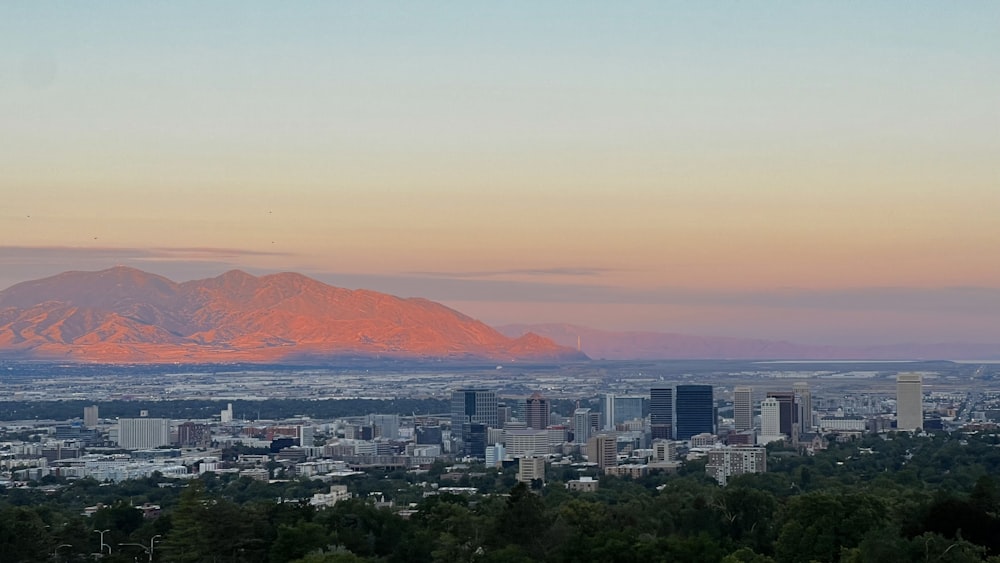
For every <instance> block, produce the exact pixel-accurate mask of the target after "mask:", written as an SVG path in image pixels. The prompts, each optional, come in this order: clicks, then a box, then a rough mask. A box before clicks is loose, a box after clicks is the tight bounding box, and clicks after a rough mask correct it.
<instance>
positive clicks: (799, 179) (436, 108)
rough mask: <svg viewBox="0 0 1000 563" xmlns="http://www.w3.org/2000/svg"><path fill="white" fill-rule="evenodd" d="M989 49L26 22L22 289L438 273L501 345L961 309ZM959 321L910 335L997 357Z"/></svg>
mask: <svg viewBox="0 0 1000 563" xmlns="http://www.w3.org/2000/svg"><path fill="white" fill-rule="evenodd" d="M998 30H1000V3H996V2H959V3H940V2H878V3H866V4H847V3H830V2H824V3H812V2H794V3H793V2H767V3H765V2H713V3H708V2H631V3H608V2H601V3H598V2H541V3H540V2H507V3H502V4H501V3H456V2H440V3H419V4H418V3H396V4H393V3H362V2H357V3H332V2H316V3H305V2H300V3H294V4H276V3H266V2H232V3H201V2H171V3H127V2H102V3H70V2H64V3H41V2H5V3H3V4H0V124H2V127H0V197H2V202H3V204H2V205H0V263H2V264H4V268H3V271H2V272H0V287H2V286H6V285H9V284H10V283H14V282H16V281H20V280H22V279H28V278H29V277H34V276H35V275H37V274H38V273H39V272H40V271H49V270H57V271H58V270H59V269H60V268H62V266H72V267H80V266H81V265H89V264H92V265H93V269H99V268H102V267H106V266H109V265H111V262H112V260H113V261H115V262H122V261H123V262H128V261H129V258H128V257H131V259H133V260H135V261H138V262H139V263H143V261H145V263H147V264H148V265H150V266H151V267H153V268H159V270H157V271H159V272H160V273H164V274H167V275H171V274H173V277H175V278H183V277H185V276H188V275H194V274H195V273H196V272H197V273H199V275H200V273H201V272H205V273H206V274H208V273H211V272H210V271H208V270H210V269H211V268H214V267H218V268H222V267H229V266H234V267H242V268H245V269H248V270H252V271H273V270H299V271H304V272H312V273H315V274H316V275H321V276H323V275H325V276H327V279H328V280H334V281H335V280H336V279H337V277H336V276H338V275H340V276H343V278H342V279H345V280H354V281H357V282H360V281H361V280H368V281H370V282H372V283H375V284H382V285H381V286H377V287H373V289H384V290H391V291H393V292H394V293H399V294H403V295H411V294H417V292H424V291H426V289H427V288H426V284H422V283H417V282H415V281H414V276H413V272H425V273H426V272H433V273H434V275H433V276H426V275H424V276H423V277H424V278H433V279H439V280H443V281H442V282H441V285H440V287H452V288H454V287H457V286H456V285H455V284H458V285H461V284H463V283H465V284H477V283H478V284H479V285H478V286H477V287H479V288H480V290H476V291H472V290H471V289H470V290H469V291H471V293H470V292H463V291H460V290H455V291H454V293H445V292H439V293H438V294H436V295H428V296H429V297H433V298H436V299H439V300H442V301H444V302H446V303H450V304H453V305H455V306H460V307H459V308H461V309H462V310H463V311H465V312H467V313H469V314H472V315H474V316H477V317H480V318H483V319H484V320H487V321H491V322H492V321H502V322H512V321H516V320H523V321H525V322H532V321H560V320H573V321H574V322H581V323H584V324H590V325H591V326H595V327H597V328H604V327H607V328H659V329H664V330H672V331H675V332H683V331H684V329H685V327H686V326H689V325H688V324H686V323H688V322H689V321H690V319H695V318H697V319H699V321H698V323H699V324H698V327H697V328H698V332H701V333H706V332H715V333H719V334H737V335H747V336H755V335H762V336H768V337H771V336H779V337H780V336H782V335H783V334H787V335H788V337H789V338H792V337H796V336H800V335H805V337H807V338H808V333H807V332H804V331H808V330H809V327H808V326H805V325H800V324H796V323H798V322H799V321H798V320H795V319H797V317H796V316H795V315H786V311H787V309H788V308H789V307H788V304H789V303H798V304H799V305H797V306H801V300H799V298H798V297H796V298H795V299H793V300H790V301H787V302H786V303H785V304H784V305H782V306H781V307H777V308H775V307H773V306H770V305H767V303H765V302H764V301H767V300H766V299H765V300H763V301H762V300H761V299H760V296H761V295H765V296H770V295H774V292H776V291H778V292H781V291H785V290H786V289H787V288H794V289H795V290H796V291H798V290H802V291H806V292H807V293H808V292H811V291H816V292H828V291H832V292H834V294H835V295H840V293H837V292H841V291H847V292H848V294H850V295H855V294H856V293H853V292H857V291H860V292H861V293H860V294H863V295H878V292H877V288H885V287H900V288H904V289H913V290H914V291H916V293H908V294H907V295H910V296H912V295H924V294H923V293H920V292H923V291H937V290H941V291H942V292H944V293H942V295H944V296H945V297H943V298H942V299H944V301H942V303H947V302H949V301H947V299H950V298H951V297H947V296H952V297H953V296H954V295H956V293H955V291H954V290H952V289H947V288H955V287H979V288H985V289H988V290H992V289H998V288H1000V263H997V262H998V261H992V260H984V259H983V257H984V256H992V255H995V254H996V251H997V250H998V249H1000V222H998V221H997V220H996V217H998V216H1000V164H998V162H1000V158H998V157H997V155H998V154H1000V104H998V102H997V100H1000V32H998ZM29 216H30V217H29ZM164 248H166V249H190V248H205V249H209V251H207V252H195V253H187V254H185V253H183V252H176V251H170V252H167V253H166V255H164V254H163V252H161V250H159V249H164ZM31 249H36V251H32V250H31ZM67 249H68V250H67ZM212 249H223V250H225V252H223V253H222V255H223V256H222V257H221V258H220V256H217V255H216V253H214V251H213V250H212ZM32 255H33V256H36V258H33V259H28V258H26V256H32ZM123 255H124V256H125V257H123ZM55 256H62V257H63V259H61V260H57V259H54V257H55ZM209 256H211V258H209ZM62 269H65V268H62ZM469 272H473V273H476V272H478V273H480V274H481V275H478V276H471V277H470V276H469V275H468V273H469ZM544 272H550V274H549V275H542V273H544ZM573 272H576V273H577V274H576V275H570V274H571V273H573ZM585 272H586V273H585ZM389 280H396V281H395V282H390V281H389ZM445 281H447V283H445ZM497 283H500V284H503V283H508V284H510V285H508V286H506V287H508V288H509V289H510V292H504V291H501V290H500V289H499V288H498V287H499V286H496V285H493V284H497ZM518 284H521V285H518ZM524 284H528V285H524ZM531 284H546V285H545V288H547V291H546V290H538V288H537V287H536V286H534V285H531ZM466 287H468V288H471V287H472V285H468V286H466ZM484 287H490V288H496V296H497V297H496V299H495V300H491V299H490V298H489V297H488V295H485V296H484V295H482V291H481V288H484ZM532 287H535V288H536V290H538V291H539V294H542V295H545V294H548V293H549V292H555V293H558V292H559V291H561V290H563V289H565V290H566V293H565V294H566V295H577V296H579V297H577V299H578V301H577V302H575V303H574V304H573V305H574V306H575V308H572V309H568V308H567V307H569V305H567V306H566V307H563V308H559V307H556V306H553V308H551V309H550V310H545V309H544V308H540V307H538V306H537V304H532V303H528V302H527V301H530V299H528V297H529V296H528V295H526V293H525V291H526V290H525V288H532ZM574 288H575V289H576V291H574ZM594 288H597V289H594ZM601 288H606V292H605V293H603V294H602V293H601ZM668 290H669V291H668ZM872 291H875V293H872ZM518 292H520V293H518ZM622 292H625V293H627V294H628V295H629V296H630V297H629V300H633V301H634V300H636V299H638V298H636V297H635V296H636V295H639V296H648V297H647V298H646V299H647V301H648V302H647V303H646V305H648V308H647V309H646V310H643V311H641V314H637V313H636V312H635V311H634V310H624V309H623V310H620V311H617V310H616V309H615V305H616V303H618V302H619V301H620V300H621V299H620V295H621V294H622ZM657 292H665V293H663V294H659V293H657ZM702 292H708V293H707V295H717V296H718V302H719V303H720V304H726V303H729V304H732V299H734V297H733V296H738V295H746V303H745V304H746V306H747V307H753V308H758V309H760V312H759V314H747V313H746V312H745V311H744V312H741V313H740V314H739V315H738V317H739V318H736V316H732V317H727V316H726V313H725V311H724V310H719V309H718V308H713V309H712V310H711V311H708V310H705V309H702V308H703V307H704V306H705V305H704V295H706V294H704V293H702ZM713 292H714V293H713ZM472 295H474V296H475V298H471V297H470V296H472ZM512 295H521V296H522V298H523V299H526V302H525V304H524V306H523V307H521V308H518V307H517V306H516V303H515V304H512V302H511V300H512ZM601 295H603V297H601ZM657 295H660V297H656V296H657ZM692 295H698V296H699V297H698V298H697V299H696V298H694V297H692V298H691V299H690V300H689V301H687V302H686V303H687V305H686V306H687V307H688V309H687V310H685V311H684V312H683V313H684V314H683V315H679V314H678V313H677V311H676V310H675V309H670V310H666V309H663V310H660V309H658V308H657V307H661V306H662V304H663V302H664V301H669V302H670V303H672V304H675V305H676V303H675V302H677V301H678V300H680V301H682V302H683V301H684V300H683V298H682V297H683V296H692ZM795 295H800V294H798V293H796V294H795ZM823 295H826V294H825V293H823ZM961 295H962V298H961V301H960V302H956V315H957V314H958V313H957V311H958V310H959V309H960V310H961V311H963V312H962V315H969V314H971V313H969V309H970V307H969V300H970V299H972V300H975V299H980V300H985V301H982V302H983V303H984V304H986V305H988V303H987V301H988V300H989V299H990V297H988V296H991V295H994V294H993V293H990V292H989V291H986V292H985V293H972V294H966V293H962V294H961ZM970 295H971V297H970ZM450 296H451V297H450ZM677 296H682V297H677ZM977 296H979V297H977ZM911 298H912V297H911ZM866 299H867V298H866ZM859 303H860V302H859ZM682 304H683V303H682ZM675 305H672V306H675ZM811 307H812V309H810V310H816V311H823V310H826V309H830V310H833V309H835V307H833V306H831V305H830V304H829V302H828V300H826V299H825V298H817V300H816V301H814V302H813V304H812V305H811ZM939 308H940V307H939ZM972 308H973V309H974V308H975V307H972ZM776 309H780V311H776ZM944 309H945V310H947V307H944ZM755 310H756V309H755ZM984 310H989V307H988V306H987V307H985V308H984ZM699 311H703V312H704V315H701V316H700V317H699ZM518 315H522V316H518ZM734 315H735V313H734ZM775 315H778V316H782V315H785V317H786V320H787V322H786V323H785V324H784V325H781V323H772V324H771V325H768V326H765V325H764V324H762V323H764V321H767V322H771V321H769V320H768V319H771V318H773V317H775ZM570 316H571V317H573V318H572V319H569V318H566V317H570ZM936 318H940V317H936ZM678 319H682V320H678ZM683 319H687V320H683ZM703 319H708V321H703ZM857 321H858V319H853V320H852V319H847V320H844V321H843V323H844V324H843V325H842V326H840V327H836V330H834V331H833V332H829V331H827V332H823V331H822V330H820V329H818V328H816V329H815V330H816V336H815V339H817V340H819V339H824V338H836V339H840V340H843V339H845V338H849V337H850V336H851V334H852V330H853V328H854V327H853V325H852V324H851V323H852V322H857ZM884 321H885V322H884V326H883V327H882V328H880V329H879V331H880V334H879V337H883V336H884V337H885V338H887V339H889V340H893V337H892V335H891V334H890V335H885V332H886V331H887V330H889V329H890V328H891V327H892V326H898V327H899V330H900V331H901V332H900V335H901V336H907V332H906V331H910V332H911V333H912V332H913V330H914V329H913V324H914V323H913V322H911V321H910V320H907V321H906V322H900V323H898V325H893V321H891V319H888V318H886V319H884ZM966 321H967V319H966V320H962V319H960V318H958V317H955V319H954V322H953V323H951V324H950V325H948V326H951V327H953V328H954V330H952V332H948V331H946V330H943V329H942V330H937V331H936V332H935V331H934V330H930V329H928V330H926V331H924V332H921V333H920V334H910V335H909V336H912V337H913V338H917V337H919V338H920V339H925V340H927V339H930V340H934V339H947V338H950V337H951V335H954V334H956V331H957V332H958V333H961V334H962V335H963V336H962V338H974V337H975V336H976V335H981V334H984V332H985V333H987V334H990V335H992V336H990V337H991V338H1000V326H997V325H998V324H1000V323H997V322H994V323H993V324H990V323H988V322H985V321H984V320H983V319H978V318H977V320H976V321H975V322H966ZM713 322H714V323H716V324H714V325H713V324H712V323H713ZM741 323H742V324H741ZM865 324H870V319H866V320H865ZM946 324H947V323H946ZM779 325H780V326H779ZM984 326H985V327H986V328H985V329H984ZM713 327H716V328H713ZM768 327H770V328H768ZM789 327H791V328H789ZM890 332H891V331H890ZM765 333H766V334H765ZM821 333H822V334H821ZM870 337H871V336H870V335H860V336H858V338H860V339H862V340H865V339H868V338H870Z"/></svg>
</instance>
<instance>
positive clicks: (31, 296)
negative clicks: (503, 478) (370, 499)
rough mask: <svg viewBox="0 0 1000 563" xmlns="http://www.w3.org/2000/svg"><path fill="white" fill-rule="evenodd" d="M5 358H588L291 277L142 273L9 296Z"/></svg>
mask: <svg viewBox="0 0 1000 563" xmlns="http://www.w3.org/2000/svg"><path fill="white" fill-rule="evenodd" d="M0 356H2V357H7V358H33V359H60V360H72V361H88V362H227V361H246V362H258V361H259V362H264V361H267V362H271V361H291V360H306V359H321V358H330V357H338V356H340V357H344V356H352V357H376V356H378V357H396V358H454V359H465V358H468V359H474V358H482V359H490V360H513V359H525V360H568V359H583V358H584V356H583V355H582V354H580V353H579V352H577V351H576V349H575V348H565V347H560V346H557V345H556V344H554V343H553V342H552V341H551V340H548V339H546V338H541V337H539V336H537V335H533V334H525V335H519V337H518V338H516V339H511V338H508V337H506V336H504V335H502V334H500V333H499V332H497V331H496V330H495V329H493V328H491V327H489V326H487V325H485V324H483V323H481V322H479V321H477V320H474V319H472V318H469V317H467V316H465V315H463V314H461V313H459V312H457V311H455V310H452V309H449V308H448V307H445V306H444V305H441V304H439V303H435V302H433V301H429V300H426V299H401V298H399V297H394V296H392V295H386V294H383V293H377V292H374V291H366V290H357V291H352V290H347V289H342V288H338V287H333V286H330V285H326V284H324V283H321V282H318V281H316V280H313V279H311V278H308V277H306V276H303V275H300V274H293V273H284V274H274V275H269V276H262V277H255V276H252V275H249V274H246V273H244V272H240V271H231V272H227V273H225V274H223V275H221V276H219V277H216V278H211V279H205V280H196V281H190V282H185V283H175V282H173V281H171V280H169V279H167V278H164V277H161V276H157V275H153V274H149V273H146V272H143V271H141V270H136V269H133V268H126V267H117V268H112V269H109V270H103V271H100V272H66V273H63V274H59V275H57V276H53V277H50V278H45V279H41V280H35V281H29V282H24V283H20V284H17V285H15V286H12V287H10V288H8V289H6V290H4V291H0Z"/></svg>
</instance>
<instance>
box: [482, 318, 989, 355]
mask: <svg viewBox="0 0 1000 563" xmlns="http://www.w3.org/2000/svg"><path fill="white" fill-rule="evenodd" d="M497 330H499V331H500V332H502V333H503V334H505V335H507V336H509V337H512V338H517V337H518V336H520V335H522V334H528V333H531V334H538V335H541V336H544V337H547V338H549V339H551V340H553V341H554V342H556V343H557V344H562V345H563V346H567V347H570V346H572V347H576V346H577V345H579V346H580V350H582V351H583V352H584V353H585V354H587V356H589V357H591V358H594V359H605V360H668V359H685V360H690V359H717V360H723V359H738V360H777V359H781V360H945V359H951V360H997V359H1000V344H989V343H978V344H977V343H937V344H921V343H908V344H888V345H873V346H830V345H809V344H796V343H793V342H784V341H776V340H760V339H752V338H731V337H718V336H694V335H690V334H672V333H662V332H643V331H630V332H612V331H605V330H597V329H593V328H587V327H582V326H577V325H569V324H513V325H505V326H501V327H497Z"/></svg>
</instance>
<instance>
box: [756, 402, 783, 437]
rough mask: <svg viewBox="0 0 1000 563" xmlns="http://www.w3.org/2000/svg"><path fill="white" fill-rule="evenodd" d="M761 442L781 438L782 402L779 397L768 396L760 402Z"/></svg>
mask: <svg viewBox="0 0 1000 563" xmlns="http://www.w3.org/2000/svg"><path fill="white" fill-rule="evenodd" d="M760 436H761V440H760V442H763V443H767V442H769V441H772V440H777V439H780V438H781V437H782V436H783V435H782V433H781V404H780V403H779V402H778V399H776V398H774V397H768V398H766V399H764V400H763V401H761V402H760Z"/></svg>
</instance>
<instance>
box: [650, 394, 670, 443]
mask: <svg viewBox="0 0 1000 563" xmlns="http://www.w3.org/2000/svg"><path fill="white" fill-rule="evenodd" d="M673 424H674V390H673V388H672V387H660V388H656V389H650V390H649V426H650V430H651V432H652V438H653V439H654V440H659V439H664V440H670V439H672V438H673Z"/></svg>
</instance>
